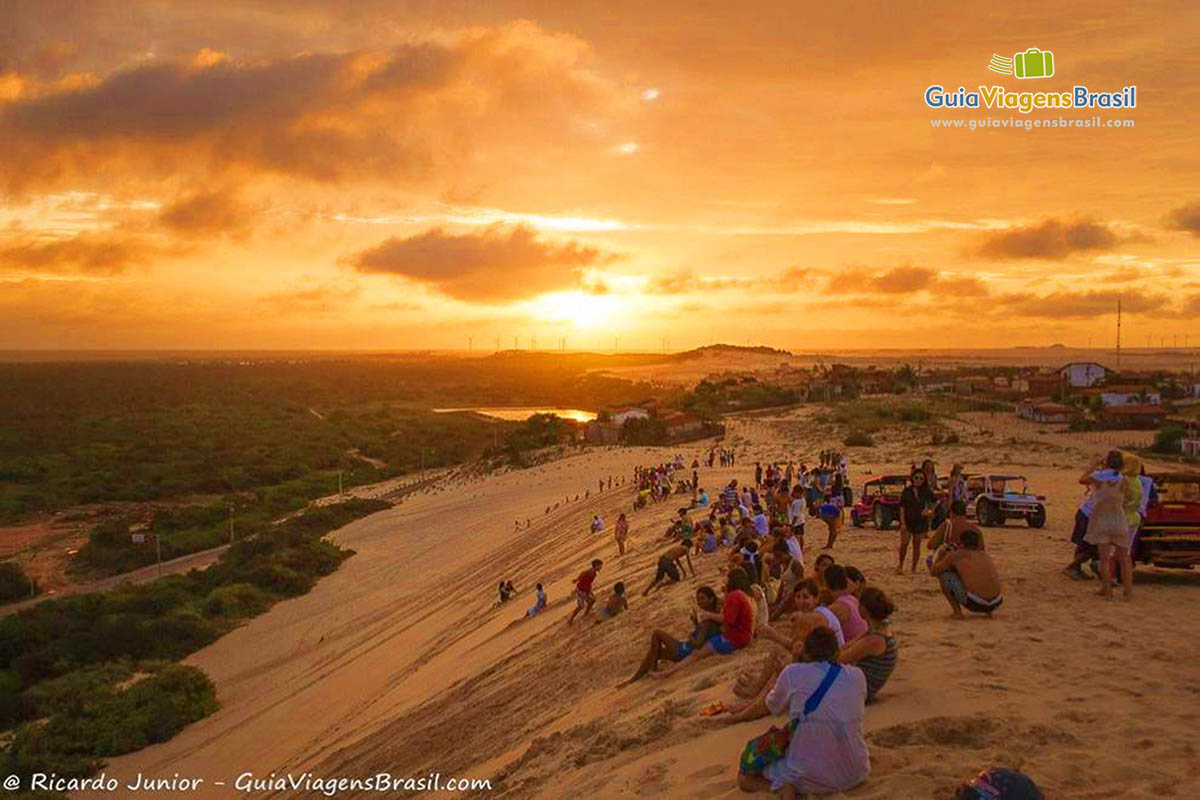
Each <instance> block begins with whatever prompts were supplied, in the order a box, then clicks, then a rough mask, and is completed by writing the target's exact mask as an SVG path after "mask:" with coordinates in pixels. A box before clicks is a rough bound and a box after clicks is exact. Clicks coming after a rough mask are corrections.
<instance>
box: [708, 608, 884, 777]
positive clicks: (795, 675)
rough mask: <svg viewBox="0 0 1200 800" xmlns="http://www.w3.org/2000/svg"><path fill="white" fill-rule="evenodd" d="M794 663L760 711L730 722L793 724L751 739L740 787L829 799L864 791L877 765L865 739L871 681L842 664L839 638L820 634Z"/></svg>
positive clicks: (742, 761)
mask: <svg viewBox="0 0 1200 800" xmlns="http://www.w3.org/2000/svg"><path fill="white" fill-rule="evenodd" d="M798 655H799V660H798V661H797V662H796V663H793V664H789V665H788V666H787V667H784V669H783V672H781V673H780V675H779V678H778V680H777V681H776V682H775V686H774V688H773V689H772V690H771V691H770V693H768V694H767V695H766V697H765V699H764V700H762V701H759V702H758V703H756V704H755V706H756V707H751V708H748V709H746V710H745V711H744V712H742V713H740V714H736V715H733V716H731V717H726V718H725V719H724V720H723V721H724V722H741V721H744V720H750V719H756V718H758V717H760V716H764V715H766V714H767V713H771V714H776V715H778V714H783V713H788V714H789V716H791V720H790V721H789V722H788V723H787V724H786V725H784V726H783V727H782V728H781V727H772V728H771V729H770V730H769V731H767V732H766V733H764V734H763V735H761V736H757V737H755V738H754V739H751V740H750V741H749V742H748V743H747V744H746V747H745V748H744V749H743V750H742V755H741V759H740V763H739V775H738V787H739V788H741V789H742V790H743V791H747V792H761V791H768V790H769V791H773V792H782V793H783V797H784V798H793V797H795V796H796V793H797V792H809V793H813V794H829V793H833V792H841V791H846V790H848V789H851V788H853V787H854V786H857V785H858V784H860V783H862V782H863V781H864V780H865V779H866V778H867V776H868V775H869V774H870V772H871V760H870V756H869V754H868V752H867V743H866V740H865V739H864V738H863V733H862V718H863V713H864V707H865V703H866V699H867V681H866V677H865V676H864V675H863V673H862V670H860V669H858V668H857V667H854V666H850V665H846V664H838V663H837V657H838V643H837V637H836V635H835V634H834V632H833V631H832V630H830V629H829V628H824V627H821V628H817V629H815V630H813V632H812V633H810V634H809V635H808V636H807V637H806V638H805V640H804V645H803V649H802V650H801V652H800V653H799V654H798Z"/></svg>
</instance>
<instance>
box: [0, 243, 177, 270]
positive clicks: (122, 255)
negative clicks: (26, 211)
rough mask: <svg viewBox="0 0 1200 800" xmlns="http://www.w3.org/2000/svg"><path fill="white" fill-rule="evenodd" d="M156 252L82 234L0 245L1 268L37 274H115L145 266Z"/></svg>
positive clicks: (143, 245) (151, 248)
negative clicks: (66, 237) (49, 239)
mask: <svg viewBox="0 0 1200 800" xmlns="http://www.w3.org/2000/svg"><path fill="white" fill-rule="evenodd" d="M156 253H157V249H156V248H154V247H152V246H150V245H148V244H146V243H145V242H143V241H142V240H141V239H139V238H136V237H129V236H123V235H120V234H115V233H81V234H78V235H77V236H75V237H74V238H71V239H56V240H51V241H44V240H23V241H16V242H10V243H6V244H2V245H0V267H10V268H14V267H15V268H18V269H22V270H30V271H36V272H53V273H68V272H79V273H87V274H93V275H116V274H118V273H121V272H124V271H125V270H127V269H129V268H130V267H135V266H141V265H144V264H147V263H148V262H149V261H150V260H151V259H152V258H153V257H154V256H155V255H156Z"/></svg>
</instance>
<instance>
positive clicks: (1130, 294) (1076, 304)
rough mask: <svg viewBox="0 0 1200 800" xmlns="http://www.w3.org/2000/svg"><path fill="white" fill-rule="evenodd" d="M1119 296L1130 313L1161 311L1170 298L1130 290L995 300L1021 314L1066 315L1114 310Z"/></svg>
mask: <svg viewBox="0 0 1200 800" xmlns="http://www.w3.org/2000/svg"><path fill="white" fill-rule="evenodd" d="M1118 298H1120V300H1121V309H1122V310H1123V311H1125V312H1126V313H1130V314H1139V313H1140V314H1145V313H1150V312H1156V311H1162V310H1165V309H1167V308H1168V305H1169V298H1167V297H1166V296H1164V295H1156V294H1145V293H1142V292H1139V291H1130V290H1125V291H1116V290H1104V291H1092V292H1070V291H1057V292H1051V293H1050V294H1047V295H1041V296H1036V295H1022V294H1011V295H1005V296H1003V297H1000V298H997V302H999V303H1001V304H1003V305H1004V306H1005V307H1007V308H1008V309H1010V310H1011V312H1012V313H1014V314H1018V315H1021V316H1027V317H1043V318H1048V319H1069V318H1073V317H1099V316H1104V315H1106V314H1116V312H1117V299H1118Z"/></svg>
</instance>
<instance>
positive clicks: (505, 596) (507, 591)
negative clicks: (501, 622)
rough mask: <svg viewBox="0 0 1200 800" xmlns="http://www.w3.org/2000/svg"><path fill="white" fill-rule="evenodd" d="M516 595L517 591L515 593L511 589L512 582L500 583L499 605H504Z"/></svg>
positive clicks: (514, 590)
mask: <svg viewBox="0 0 1200 800" xmlns="http://www.w3.org/2000/svg"><path fill="white" fill-rule="evenodd" d="M516 593H517V591H516V589H514V588H513V585H512V581H509V582H508V583H505V582H504V581H500V604H501V605H503V604H504V603H507V602H508V601H509V600H512V598H513V595H514V594H516Z"/></svg>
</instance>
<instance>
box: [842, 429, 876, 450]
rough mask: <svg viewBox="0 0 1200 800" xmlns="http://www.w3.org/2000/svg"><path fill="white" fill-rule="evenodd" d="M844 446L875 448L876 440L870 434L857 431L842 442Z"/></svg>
mask: <svg viewBox="0 0 1200 800" xmlns="http://www.w3.org/2000/svg"><path fill="white" fill-rule="evenodd" d="M842 444H844V445H846V447H873V446H874V445H875V440H874V439H872V438H871V436H870V435H869V434H866V433H861V432H859V431H855V432H854V433H852V434H850V435H849V436H847V437H846V438H845V439H843V440H842Z"/></svg>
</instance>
